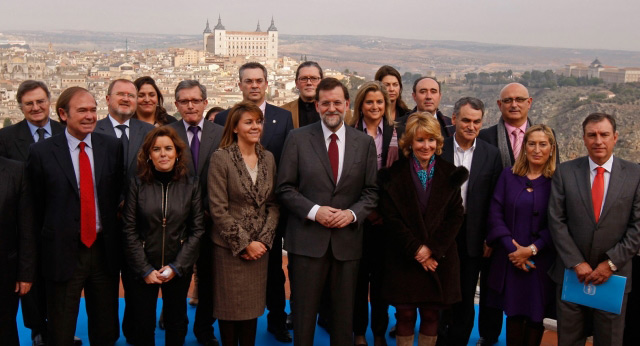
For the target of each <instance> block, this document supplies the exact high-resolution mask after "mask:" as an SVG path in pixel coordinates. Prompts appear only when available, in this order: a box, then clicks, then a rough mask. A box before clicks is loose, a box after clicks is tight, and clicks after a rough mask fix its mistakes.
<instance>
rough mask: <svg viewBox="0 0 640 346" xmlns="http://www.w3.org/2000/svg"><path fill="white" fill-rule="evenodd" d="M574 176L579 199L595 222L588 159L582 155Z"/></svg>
mask: <svg viewBox="0 0 640 346" xmlns="http://www.w3.org/2000/svg"><path fill="white" fill-rule="evenodd" d="M574 175H575V178H576V184H577V185H578V193H580V199H581V200H582V203H584V208H585V210H587V211H588V214H589V217H590V218H591V220H592V221H593V223H595V222H596V219H595V215H594V214H593V201H592V200H591V178H590V176H589V159H587V158H586V157H584V158H583V159H582V160H580V162H578V168H577V169H576V170H574Z"/></svg>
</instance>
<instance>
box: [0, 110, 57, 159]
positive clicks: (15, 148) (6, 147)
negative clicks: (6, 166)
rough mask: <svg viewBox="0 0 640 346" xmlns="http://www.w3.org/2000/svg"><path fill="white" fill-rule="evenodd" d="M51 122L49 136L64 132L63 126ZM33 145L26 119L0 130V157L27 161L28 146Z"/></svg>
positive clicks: (53, 121) (51, 120)
mask: <svg viewBox="0 0 640 346" xmlns="http://www.w3.org/2000/svg"><path fill="white" fill-rule="evenodd" d="M49 121H50V122H51V132H52V133H51V136H55V135H57V134H58V133H61V132H63V131H64V126H63V125H62V124H60V123H59V122H57V121H55V120H53V119H49ZM33 143H35V142H34V140H33V136H31V131H29V125H28V124H27V119H24V120H22V121H21V122H19V123H17V124H15V125H11V126H9V127H5V128H3V129H2V130H0V156H2V157H6V158H8V159H12V160H16V161H22V162H25V161H27V156H28V155H29V146H30V145H31V144H33Z"/></svg>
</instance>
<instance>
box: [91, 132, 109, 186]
mask: <svg viewBox="0 0 640 346" xmlns="http://www.w3.org/2000/svg"><path fill="white" fill-rule="evenodd" d="M91 145H92V148H91V150H93V169H94V172H93V175H94V176H95V177H96V182H95V185H96V186H99V184H100V178H102V168H103V167H104V159H103V158H105V157H107V155H106V151H105V150H106V149H107V148H106V147H105V145H104V143H103V140H102V138H101V137H100V135H98V136H96V135H95V134H93V135H91Z"/></svg>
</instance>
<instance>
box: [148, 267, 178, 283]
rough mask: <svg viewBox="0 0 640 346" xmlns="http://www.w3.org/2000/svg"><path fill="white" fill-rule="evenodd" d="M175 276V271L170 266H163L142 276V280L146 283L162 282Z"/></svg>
mask: <svg viewBox="0 0 640 346" xmlns="http://www.w3.org/2000/svg"><path fill="white" fill-rule="evenodd" d="M175 276H176V273H175V272H174V271H173V269H172V268H171V267H170V266H164V267H162V268H160V269H159V270H154V271H152V272H151V273H149V275H147V276H145V277H144V282H146V283H148V284H163V283H165V282H169V281H171V279H173V278H174V277H175Z"/></svg>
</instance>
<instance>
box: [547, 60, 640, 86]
mask: <svg viewBox="0 0 640 346" xmlns="http://www.w3.org/2000/svg"><path fill="white" fill-rule="evenodd" d="M557 72H558V73H559V74H561V75H563V76H567V77H574V78H589V79H590V78H600V79H602V80H603V81H604V82H605V83H634V82H640V67H625V68H618V67H615V66H606V65H603V64H602V63H601V62H600V60H598V58H596V59H595V60H594V61H593V62H591V64H590V65H589V66H587V65H585V64H581V63H575V64H569V65H565V67H564V68H563V69H560V70H558V71H557Z"/></svg>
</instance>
